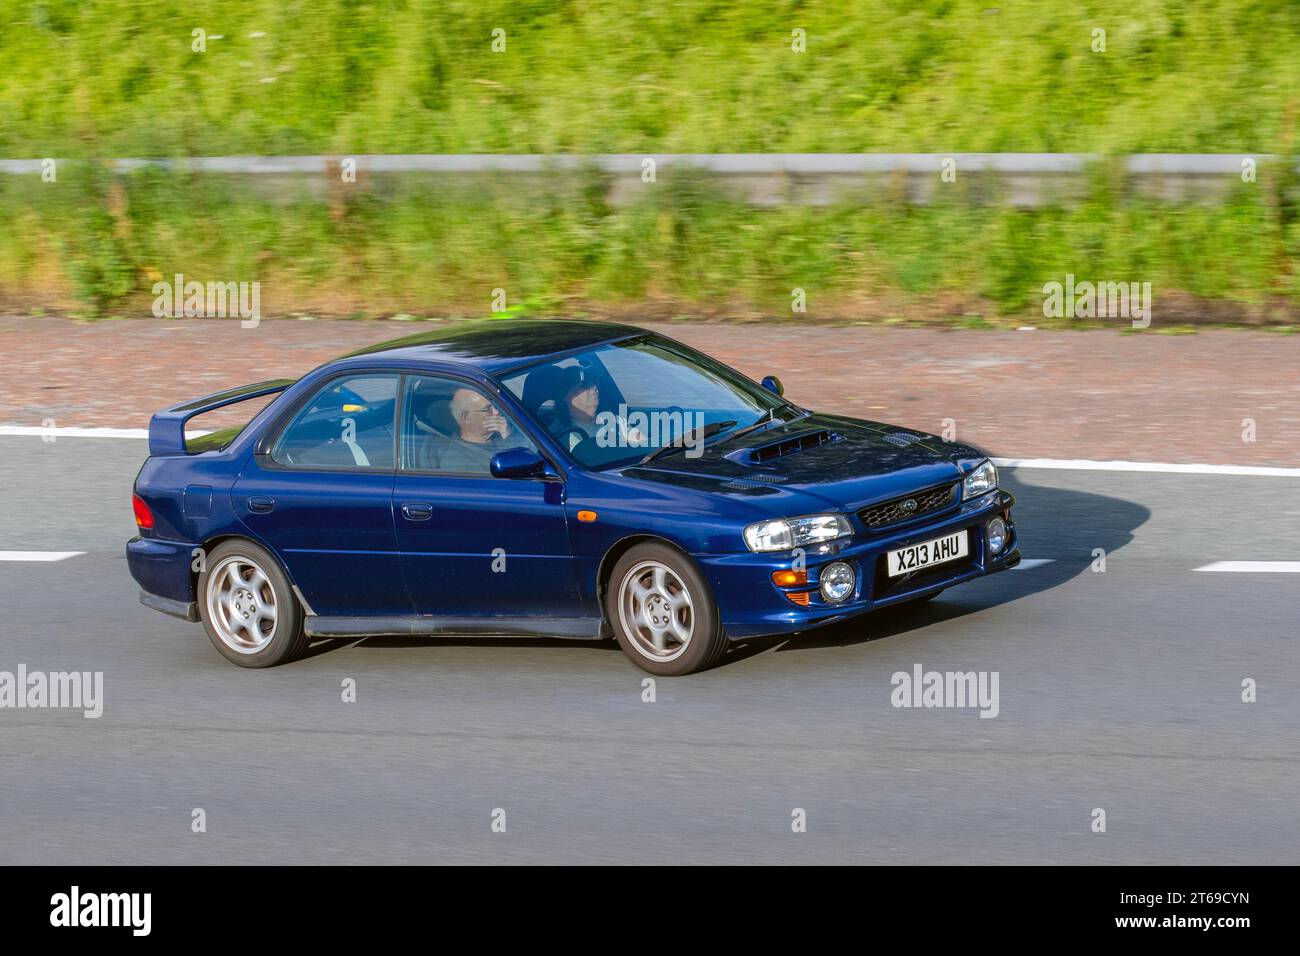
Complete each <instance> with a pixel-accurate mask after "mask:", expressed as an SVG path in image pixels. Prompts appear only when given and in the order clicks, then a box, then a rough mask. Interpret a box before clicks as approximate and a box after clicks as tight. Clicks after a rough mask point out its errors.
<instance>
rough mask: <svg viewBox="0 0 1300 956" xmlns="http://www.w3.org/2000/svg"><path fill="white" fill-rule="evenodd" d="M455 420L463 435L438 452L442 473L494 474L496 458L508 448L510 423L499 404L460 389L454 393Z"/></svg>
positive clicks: (448, 440)
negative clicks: (494, 459)
mask: <svg viewBox="0 0 1300 956" xmlns="http://www.w3.org/2000/svg"><path fill="white" fill-rule="evenodd" d="M451 417H452V421H454V422H455V423H456V428H457V429H458V431H459V434H458V435H452V436H448V437H447V438H446V439H445V440H443V441H442V442H440V443H439V447H438V448H437V449H436V452H435V454H436V455H437V468H438V470H439V471H450V472H461V473H464V474H471V475H486V474H490V473H491V471H492V469H491V462H492V456H493V455H495V454H496V453H497V452H499V451H501V450H502V449H503V448H504V447H505V445H504V440H505V439H506V438H507V437H508V436H509V435H510V423H509V422H508V421H507V420H506V418H505V416H504V415H502V414H501V412H500V411H498V410H497V408H496V406H495V405H493V404H492V403H491V402H489V401H488V400H487V398H485V397H484V396H483V395H481V394H479V393H478V392H476V391H474V390H473V389H470V388H458V389H456V391H455V392H454V393H453V394H452V396H451Z"/></svg>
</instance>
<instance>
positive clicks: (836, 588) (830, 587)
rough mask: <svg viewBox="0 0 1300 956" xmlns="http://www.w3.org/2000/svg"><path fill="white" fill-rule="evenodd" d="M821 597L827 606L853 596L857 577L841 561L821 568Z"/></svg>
mask: <svg viewBox="0 0 1300 956" xmlns="http://www.w3.org/2000/svg"><path fill="white" fill-rule="evenodd" d="M821 577H822V597H823V598H825V599H826V601H827V603H829V604H839V603H840V602H841V601H845V600H847V599H848V598H849V596H850V595H852V594H853V586H854V585H855V584H856V583H857V575H855V574H854V573H853V569H852V568H851V567H849V566H848V565H847V564H845V563H844V562H843V561H836V562H835V563H834V564H828V565H826V567H824V568H822V575H821Z"/></svg>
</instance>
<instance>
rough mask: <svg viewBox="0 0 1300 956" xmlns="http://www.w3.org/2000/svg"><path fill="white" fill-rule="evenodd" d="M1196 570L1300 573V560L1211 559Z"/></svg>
mask: <svg viewBox="0 0 1300 956" xmlns="http://www.w3.org/2000/svg"><path fill="white" fill-rule="evenodd" d="M1194 570H1197V571H1235V572H1237V573H1239V574H1300V561H1213V562H1211V563H1210V564H1203V565H1201V566H1200V567H1199V568H1195V569H1194Z"/></svg>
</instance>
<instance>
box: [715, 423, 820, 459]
mask: <svg viewBox="0 0 1300 956" xmlns="http://www.w3.org/2000/svg"><path fill="white" fill-rule="evenodd" d="M843 440H844V439H843V438H841V437H840V436H839V435H837V434H836V433H835V432H833V431H830V430H828V429H822V430H821V431H815V432H804V433H803V434H802V435H791V436H790V437H789V438H782V439H781V440H780V441H774V442H769V443H768V444H766V445H759V446H758V447H757V448H746V449H743V450H741V451H740V452H737V453H735V454H734V455H728V456H727V457H728V458H731V459H732V460H733V461H741V462H744V463H745V464H750V465H765V464H767V463H768V462H769V461H775V460H776V459H778V458H784V457H785V456H786V455H793V454H795V453H796V452H800V451H807V450H808V449H809V448H820V447H821V446H822V445H833V444H835V443H836V442H841V441H843Z"/></svg>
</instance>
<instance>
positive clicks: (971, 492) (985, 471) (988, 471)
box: [961, 459, 998, 501]
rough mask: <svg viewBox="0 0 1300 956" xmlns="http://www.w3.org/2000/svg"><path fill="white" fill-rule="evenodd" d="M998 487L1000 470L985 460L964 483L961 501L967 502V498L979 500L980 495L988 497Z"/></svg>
mask: <svg viewBox="0 0 1300 956" xmlns="http://www.w3.org/2000/svg"><path fill="white" fill-rule="evenodd" d="M997 486H998V470H997V469H996V468H994V467H993V462H991V461H989V460H987V459H985V460H984V462H983V463H982V464H980V465H977V466H976V467H975V470H974V471H972V472H971V473H970V474H969V475H967V476H966V480H965V481H963V482H962V484H961V500H962V501H965V500H966V499H967V498H978V497H979V496H980V495H986V494H988V493H989V492H990V491H992V490H993V489H994V488H996V487H997Z"/></svg>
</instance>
